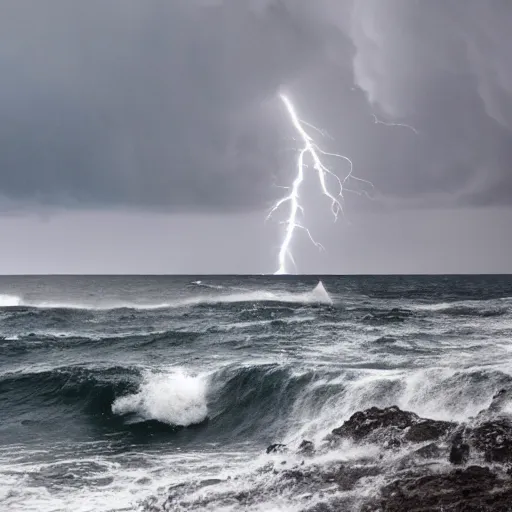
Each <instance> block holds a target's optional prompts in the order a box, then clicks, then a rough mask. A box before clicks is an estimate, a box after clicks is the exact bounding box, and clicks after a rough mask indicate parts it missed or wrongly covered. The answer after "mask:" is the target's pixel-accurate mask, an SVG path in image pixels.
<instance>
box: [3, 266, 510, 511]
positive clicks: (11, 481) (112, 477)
mask: <svg viewBox="0 0 512 512" xmlns="http://www.w3.org/2000/svg"><path fill="white" fill-rule="evenodd" d="M321 281H322V282H321V284H319V278H316V277H312V276H308V277H302V276H301V277H296V276H293V277H291V276H286V277H279V278H278V277H262V276H253V277H237V276H228V277H226V276H222V277H193V276H188V277H184V276H180V277H172V276H165V277H159V276H150V277H122V276H113V277H108V276H102V277H92V276H89V277H85V276H83V277H71V276H69V277H68V276H59V277H57V276H55V277H0V510H9V511H37V512H46V511H68V510H71V511H74V512H81V511H131V510H146V511H158V510H177V511H202V510H212V511H214V510H215V511H221V510H222V511H235V510H254V511H264V510H265V511H272V510H274V511H301V510H306V509H307V508H308V507H312V506H314V504H315V503H320V502H322V503H329V500H331V499H336V497H337V496H338V495H339V493H340V490H339V489H335V488H333V487H332V486H331V487H329V486H327V487H323V488H322V489H312V490H310V492H306V493H304V492H303V491H304V490H303V489H302V490H301V491H300V492H299V490H298V489H297V488H296V487H293V486H290V485H288V484H287V485H284V484H283V481H282V479H281V476H280V473H279V471H266V470H265V468H268V465H269V463H272V464H274V465H283V466H284V467H286V465H287V464H288V465H289V464H293V463H294V461H293V460H292V461H290V457H288V458H287V459H286V460H284V459H283V460H280V459H279V457H280V455H278V454H266V452H265V448H266V447H267V446H268V445H269V444H271V443H273V442H280V443H286V444H287V445H288V446H290V447H294V446H298V445H299V443H300V442H301V440H302V439H308V440H311V441H313V442H315V443H317V444H318V443H321V441H322V439H324V438H325V436H326V435H327V434H328V433H329V432H330V431H331V430H332V429H333V428H335V427H338V426H340V425H341V424H342V423H343V421H344V420H346V419H347V418H348V417H349V416H350V415H351V414H352V413H354V412H355V411H358V410H361V409H365V408H367V407H370V406H373V405H377V406H387V405H395V404H396V405H398V406H399V407H401V408H403V409H407V410H412V411H414V412H416V413H418V414H420V415H422V416H426V417H431V418H436V419H450V420H460V421H463V420H466V419H468V418H470V417H472V416H474V415H475V414H477V413H478V412H479V411H480V410H481V409H483V408H485V407H486V406H488V405H489V403H490V400H491V398H492V396H493V394H494V393H495V392H496V391H497V390H498V389H500V388H503V387H507V386H510V385H511V383H512V343H511V340H512V276H473V277H466V276H436V277H426V276H425V277H412V276H411V277H407V276H402V277H396V276H387V277H335V276H332V277H328V276H325V277H322V278H321ZM375 450H376V449H375V447H371V446H368V447H357V446H350V445H344V446H343V447H342V448H340V449H338V450H334V451H330V452H323V453H322V454H321V455H318V456H316V457H313V458H311V459H308V460H307V461H305V462H304V461H299V459H297V461H296V463H297V464H302V465H304V464H306V465H312V464H314V465H315V467H321V466H322V465H326V466H328V465H329V464H333V463H336V464H339V463H340V462H343V463H344V464H348V465H350V464H357V462H358V460H360V459H361V458H368V457H376V456H378V454H377V453H376V451H375ZM377 480H378V479H377ZM377 480H372V479H371V478H370V479H364V481H363V482H362V483H361V484H360V485H359V486H358V487H357V488H356V490H352V491H350V492H352V493H353V494H354V495H355V497H354V499H356V498H357V495H359V496H365V495H370V494H371V493H372V492H375V489H376V486H377V485H378V481H377ZM169 497H171V498H172V499H170V498H169Z"/></svg>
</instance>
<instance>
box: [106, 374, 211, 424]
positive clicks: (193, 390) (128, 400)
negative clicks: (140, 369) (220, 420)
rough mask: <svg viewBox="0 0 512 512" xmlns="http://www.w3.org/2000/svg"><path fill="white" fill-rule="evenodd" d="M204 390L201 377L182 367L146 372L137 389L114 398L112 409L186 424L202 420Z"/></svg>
mask: <svg viewBox="0 0 512 512" xmlns="http://www.w3.org/2000/svg"><path fill="white" fill-rule="evenodd" d="M206 391H207V379H206V378H205V377H204V376H191V375H188V374H187V373H185V372H184V371H182V370H179V371H174V372H172V373H147V374H146V375H145V377H144V380H143V382H142V384H141V386H140V388H139V390H138V392H137V393H134V394H131V395H126V396H122V397H119V398H117V399H116V400H115V401H114V403H113V404H112V412H113V413H114V414H120V415H125V414H130V413H132V414H136V416H137V417H138V418H140V419H141V420H157V421H160V422H162V423H167V424H169V425H179V426H183V427H186V426H188V425H194V424H197V423H201V422H202V421H203V420H205V419H206V417H207V414H208V408H207V401H206Z"/></svg>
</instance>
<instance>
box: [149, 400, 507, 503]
mask: <svg viewBox="0 0 512 512" xmlns="http://www.w3.org/2000/svg"><path fill="white" fill-rule="evenodd" d="M511 399H512V391H507V390H502V391H500V392H499V393H497V394H496V395H495V396H494V398H493V400H492V403H491V404H490V406H489V407H488V408H487V409H485V410H483V411H481V412H480V413H479V414H478V415H477V416H476V417H474V418H471V419H470V420H469V421H468V422H467V423H456V422H450V421H439V420H433V419H428V418H422V417H420V416H418V415H417V414H415V413H413V412H409V411H403V410H401V409H399V408H398V407H396V406H393V407H387V408H382V409H381V408H377V407H371V408H369V409H366V410H364V411H359V412H356V413H354V414H353V415H352V416H351V417H350V418H349V419H348V420H347V421H345V422H344V423H343V424H342V425H341V426H340V427H338V428H335V429H334V430H333V431H332V432H331V433H330V434H329V435H328V436H327V437H326V438H325V439H324V440H323V441H322V442H320V443H318V446H315V445H314V444H313V442H311V441H309V440H303V441H302V442H301V443H300V444H299V445H298V446H295V447H292V446H287V445H285V444H280V443H276V444H272V445H270V446H269V447H268V448H267V450H266V452H267V454H268V455H269V456H270V460H269V462H268V464H266V465H265V466H264V467H262V468H261V469H260V470H259V475H258V476H259V477H260V478H259V479H258V478H256V477H255V478H254V481H253V482H252V483H251V485H247V483H245V484H244V485H243V487H244V490H243V491H239V490H237V489H239V486H237V485H236V480H237V477H234V478H233V479H230V480H229V481H221V480H216V481H215V482H212V481H207V482H197V483H196V485H195V488H193V489H192V488H188V489H183V488H176V489H169V494H168V498H167V500H166V501H165V503H164V504H163V506H162V505H160V506H159V507H158V508H156V507H152V505H151V504H149V503H147V507H146V508H145V510H148V511H156V510H158V511H160V510H185V509H187V510H188V509H189V508H187V506H184V505H185V501H186V498H185V495H190V493H197V491H198V490H202V491H204V488H205V487H208V488H209V489H211V490H213V488H217V487H218V491H213V492H212V493H206V494H205V495H204V502H203V503H202V505H203V506H204V507H205V508H208V506H211V505H215V504H217V505H221V504H222V505H223V506H225V505H229V506H231V507H233V506H234V507H235V509H237V508H236V507H239V509H240V510H244V509H246V508H248V509H250V508H251V507H252V506H256V505H258V503H259V502H260V501H261V498H262V496H269V495H273V496H283V495H285V496H288V497H292V498H293V499H294V501H297V503H299V507H298V510H301V512H347V511H362V512H378V511H382V512H427V511H439V512H441V511H443V512H448V511H449V512H459V511H460V512H477V511H478V512H485V511H500V512H506V511H507V512H508V511H512V415H511V414H509V411H507V407H508V404H509V403H511V402H512V400H511ZM347 446H348V447H349V448H346V447H347ZM354 447H355V448H356V449H357V447H362V448H365V447H372V449H373V451H371V452H367V454H366V455H365V454H364V453H365V452H364V449H363V450H362V452H361V453H362V455H361V456H360V457H357V458H356V459H351V460H350V461H343V457H336V456H335V455H336V454H343V450H344V449H350V448H352V449H353V448H354ZM330 454H334V456H332V457H330ZM228 483H230V484H231V486H226V484H228ZM184 500H185V501H184ZM308 502H309V504H308ZM195 505H201V503H200V502H199V503H198V502H197V501H195ZM192 509H193V510H196V508H194V507H192Z"/></svg>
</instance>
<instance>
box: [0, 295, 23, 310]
mask: <svg viewBox="0 0 512 512" xmlns="http://www.w3.org/2000/svg"><path fill="white" fill-rule="evenodd" d="M21 304H22V300H21V297H18V296H17V295H6V294H0V308H9V307H14V306H20V305H21Z"/></svg>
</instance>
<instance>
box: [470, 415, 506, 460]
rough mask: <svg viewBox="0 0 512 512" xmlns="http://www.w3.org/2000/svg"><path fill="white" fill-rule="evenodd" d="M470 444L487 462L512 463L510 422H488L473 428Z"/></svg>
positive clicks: (500, 420)
mask: <svg viewBox="0 0 512 512" xmlns="http://www.w3.org/2000/svg"><path fill="white" fill-rule="evenodd" d="M469 440H470V442H471V444H472V445H473V446H474V447H475V448H476V449H477V450H478V451H480V452H482V453H483V454H484V457H485V460H486V461H487V462H499V463H506V462H512V422H511V421H510V420H508V419H499V420H495V421H488V422H485V423H482V424H481V425H479V426H477V427H475V428H474V429H473V430H472V431H471V433H470V435H469Z"/></svg>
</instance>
